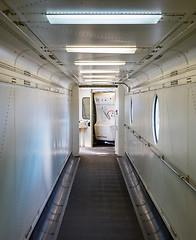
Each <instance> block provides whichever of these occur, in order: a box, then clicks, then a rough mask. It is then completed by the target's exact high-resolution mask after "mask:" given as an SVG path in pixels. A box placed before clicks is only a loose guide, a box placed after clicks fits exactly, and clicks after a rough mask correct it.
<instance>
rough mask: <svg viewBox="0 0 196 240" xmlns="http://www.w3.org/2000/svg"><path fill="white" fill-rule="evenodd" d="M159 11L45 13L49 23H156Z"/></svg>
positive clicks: (159, 14)
mask: <svg viewBox="0 0 196 240" xmlns="http://www.w3.org/2000/svg"><path fill="white" fill-rule="evenodd" d="M161 16H162V15H161V13H160V12H56V13H52V12H50V13H47V14H46V17H47V18H48V21H49V22H50V24H156V23H157V22H158V21H159V20H160V18H161Z"/></svg>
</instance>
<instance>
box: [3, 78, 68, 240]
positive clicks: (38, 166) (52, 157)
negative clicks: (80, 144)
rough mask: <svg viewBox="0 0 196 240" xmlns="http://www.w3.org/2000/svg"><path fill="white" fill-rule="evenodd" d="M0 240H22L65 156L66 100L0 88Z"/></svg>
mask: <svg viewBox="0 0 196 240" xmlns="http://www.w3.org/2000/svg"><path fill="white" fill-rule="evenodd" d="M0 111H1V114H0V196H1V197H0V212H1V218H0V239H10V240H12V239H13V240H14V239H24V238H25V234H27V233H28V231H29V230H30V228H31V226H33V225H34V223H35V222H36V220H37V219H38V217H39V214H40V213H41V210H42V208H43V206H44V204H45V202H46V200H47V198H48V196H49V194H50V192H51V190H52V188H53V186H54V184H55V182H56V180H57V178H58V176H59V174H60V172H61V170H62V168H63V166H64V164H65V163H66V161H67V159H68V157H69V155H70V153H71V141H70V135H71V132H70V129H71V122H70V96H68V95H65V94H59V93H52V92H48V91H43V90H39V89H36V88H34V89H33V88H27V87H19V86H15V85H9V84H2V83H0Z"/></svg>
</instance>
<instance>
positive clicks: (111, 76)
mask: <svg viewBox="0 0 196 240" xmlns="http://www.w3.org/2000/svg"><path fill="white" fill-rule="evenodd" d="M115 77H116V76H115V75H84V76H83V78H111V79H112V78H115Z"/></svg>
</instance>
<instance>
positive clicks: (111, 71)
mask: <svg viewBox="0 0 196 240" xmlns="http://www.w3.org/2000/svg"><path fill="white" fill-rule="evenodd" d="M80 73H116V74H117V73H119V70H81V71H80Z"/></svg>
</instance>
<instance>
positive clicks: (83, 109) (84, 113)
mask: <svg viewBox="0 0 196 240" xmlns="http://www.w3.org/2000/svg"><path fill="white" fill-rule="evenodd" d="M84 99H89V118H88V117H86V116H87V114H86V112H85V111H86V108H85V107H84V102H83V101H84ZM82 119H85V120H90V97H83V98H82Z"/></svg>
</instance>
